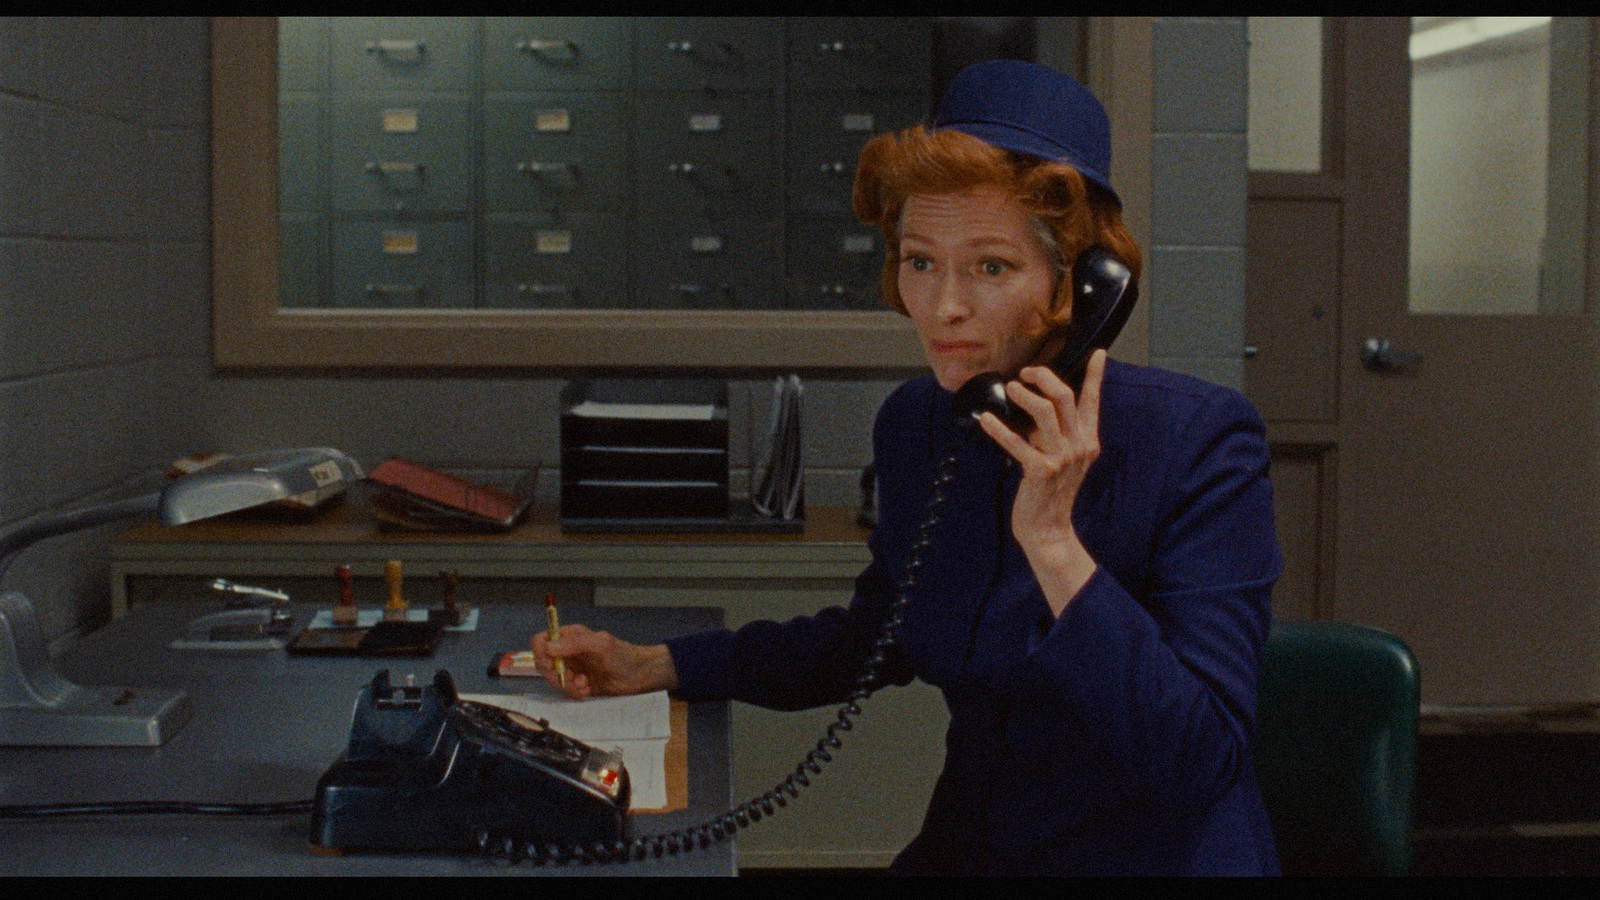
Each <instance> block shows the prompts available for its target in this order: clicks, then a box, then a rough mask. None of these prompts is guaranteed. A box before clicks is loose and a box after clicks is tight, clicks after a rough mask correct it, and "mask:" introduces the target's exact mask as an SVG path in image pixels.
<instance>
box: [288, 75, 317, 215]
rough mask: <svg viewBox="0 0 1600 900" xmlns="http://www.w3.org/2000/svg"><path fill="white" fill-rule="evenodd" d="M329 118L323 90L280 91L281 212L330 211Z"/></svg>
mask: <svg viewBox="0 0 1600 900" xmlns="http://www.w3.org/2000/svg"><path fill="white" fill-rule="evenodd" d="M327 118H328V113H327V101H326V99H325V98H324V97H323V96H322V95H320V94H315V93H306V94H293V95H279V97H278V147H279V153H278V178H279V184H280V185H281V186H280V188H279V190H278V212H279V213H307V214H309V213H318V212H325V211H326V209H327V202H328V201H327V196H328V185H327V171H328V158H327V154H325V153H323V152H322V148H323V147H325V146H327V138H326V136H325V133H326V129H327V126H328V122H327Z"/></svg>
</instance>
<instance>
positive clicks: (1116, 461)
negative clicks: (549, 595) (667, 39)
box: [533, 61, 1280, 874]
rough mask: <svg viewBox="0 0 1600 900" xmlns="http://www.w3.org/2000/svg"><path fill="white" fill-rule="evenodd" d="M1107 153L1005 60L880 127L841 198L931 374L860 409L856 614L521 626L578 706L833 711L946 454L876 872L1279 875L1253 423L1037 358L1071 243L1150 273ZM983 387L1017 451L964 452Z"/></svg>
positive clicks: (1082, 121) (1071, 109)
mask: <svg viewBox="0 0 1600 900" xmlns="http://www.w3.org/2000/svg"><path fill="white" fill-rule="evenodd" d="M1108 165H1109V137H1108V128H1107V122H1106V117H1105V113H1104V111H1103V110H1102V109H1101V108H1100V105H1099V104H1098V103H1097V102H1096V101H1095V100H1094V99H1093V97H1092V96H1091V95H1090V94H1089V93H1088V92H1087V91H1086V90H1084V88H1083V87H1082V86H1081V85H1079V84H1077V82H1075V81H1073V80H1072V79H1070V78H1067V77H1066V76H1064V75H1060V74H1058V73H1056V72H1053V71H1051V70H1049V69H1046V68H1044V67H1041V66H1036V65H1033V64H1031V63H1022V62H1014V61H1002V62H989V63H979V64H977V65H975V66H972V67H970V68H968V69H967V70H965V71H963V72H962V73H961V74H960V75H959V76H957V78H956V79H955V81H953V82H952V84H951V86H950V88H949V91H948V92H947V93H946V95H945V97H944V98H943V99H942V100H941V102H940V105H939V110H938V113H937V115H936V118H935V122H934V127H933V129H932V130H931V131H929V130H924V129H922V128H920V127H919V128H914V129H911V130H909V131H906V132H903V133H901V134H900V135H880V136H879V137H877V138H875V139H873V141H871V142H870V143H869V144H868V145H867V146H866V147H865V148H864V149H863V151H862V154H861V161H860V165H859V167H858V170H857V174H856V184H855V195H854V202H855V209H856V212H857V215H859V216H860V217H861V218H862V219H863V221H866V222H869V223H871V224H875V225H877V226H878V227H880V228H881V229H882V230H883V233H884V236H885V246H886V249H887V254H886V255H887V260H886V261H885V267H884V273H883V282H882V288H883V293H884V296H885V298H886V299H887V300H888V302H889V304H890V305H891V306H893V307H894V308H896V309H897V310H900V311H901V312H903V313H905V314H906V315H908V316H909V317H910V318H911V320H912V322H913V323H914V324H915V325H916V330H917V334H918V337H919V338H920V339H921V342H922V346H923V350H924V352H925V353H926V355H927V358H928V362H929V365H930V366H931V368H932V370H933V371H932V377H931V378H929V377H923V378H916V379H912V380H911V381H909V382H907V383H906V384H904V385H902V386H901V387H900V388H899V389H898V390H896V391H895V392H894V394H893V395H892V396H890V397H889V399H888V400H887V401H885V403H884V405H883V407H882V409H881V410H880V411H879V413H878V418H877V422H876V425H875V427H874V433H873V452H874V457H873V458H874V461H875V463H876V467H877V471H878V478H879V482H878V484H879V496H880V519H879V525H878V527H877V528H876V529H875V530H874V532H873V534H872V538H871V540H870V546H871V549H872V563H871V564H870V565H869V566H868V567H867V569H866V571H864V572H863V573H862V574H861V576H860V577H859V578H858V579H857V581H856V593H855V597H854V599H853V600H852V602H851V604H850V607H849V608H848V609H841V608H837V607H835V608H830V609H825V610H822V611H821V612H819V613H817V614H816V615H814V616H809V617H801V618H797V619H794V620H791V621H789V622H786V623H775V622H753V623H750V624H748V625H746V626H744V627H743V628H740V629H739V630H738V631H736V632H729V631H720V632H712V633H705V634H698V635H690V636H686V637H682V638H677V639H674V640H671V641H668V642H667V643H666V644H664V645H657V646H654V647H640V646H635V645H631V644H627V643H625V642H621V641H618V640H616V639H614V638H612V637H611V636H610V635H607V634H605V633H603V632H593V631H590V630H588V629H585V628H583V627H581V626H570V627H568V628H566V629H563V631H562V634H561V637H560V639H559V640H558V641H555V642H547V641H545V640H544V639H543V636H542V635H541V636H537V637H535V638H534V641H533V646H534V650H535V654H536V656H537V658H538V659H539V661H540V665H541V666H542V667H544V668H545V669H546V670H547V671H548V670H549V668H550V659H551V658H553V657H554V658H561V659H564V660H565V665H566V669H567V672H568V673H569V677H568V679H567V688H566V690H567V692H568V694H569V695H571V696H574V697H583V696H589V695H592V694H613V693H631V692H637V691H646V690H658V689H662V688H668V689H675V690H677V691H678V692H679V694H680V695H682V696H684V697H687V698H692V699H693V698H733V699H739V700H745V701H747V702H751V703H756V704H759V705H762V706H766V707H769V708H774V709H800V708H806V707H812V706H818V705H822V704H829V703H838V702H840V701H842V700H843V699H845V698H846V697H847V696H848V695H849V693H850V691H851V689H852V687H853V685H854V681H855V678H856V676H857V675H858V674H859V673H860V671H861V668H862V665H863V661H864V660H865V659H866V658H867V657H868V656H869V654H870V645H871V643H872V641H873V640H874V638H875V637H876V635H877V634H878V632H879V629H880V627H881V623H882V622H883V621H884V620H885V619H886V618H887V616H888V610H889V607H890V606H891V604H892V603H893V601H894V598H895V596H896V594H897V590H896V585H897V584H898V583H899V580H900V577H901V575H902V572H903V570H904V567H905V562H906V559H907V556H908V554H909V552H910V547H911V544H912V542H913V540H914V539H915V534H916V531H917V528H918V526H919V524H920V523H921V521H922V519H923V518H924V513H923V506H924V503H925V502H926V499H927V497H928V496H929V494H930V492H931V490H932V487H931V482H932V480H933V475H934V467H935V465H936V464H937V461H938V460H940V459H942V458H943V457H944V456H945V455H947V454H950V453H954V454H955V456H956V457H957V460H958V469H957V470H956V472H955V477H954V480H953V482H952V483H951V484H950V485H948V486H947V488H946V489H945V492H946V499H945V501H944V504H943V506H942V508H941V511H940V513H939V516H940V524H939V525H937V526H936V527H935V528H934V529H933V531H932V533H931V534H932V544H931V546H930V547H929V548H928V550H927V551H926V552H925V553H924V554H923V565H922V567H921V569H920V570H919V575H918V578H917V584H918V585H921V586H922V587H918V588H915V589H913V591H912V597H911V601H910V604H909V606H908V607H907V609H906V610H905V612H904V614H903V618H904V622H903V624H902V625H901V626H900V628H899V629H898V637H899V644H898V646H897V647H896V648H894V650H893V651H892V652H891V653H890V654H889V658H888V661H887V665H886V668H885V679H886V680H888V681H893V682H895V683H899V684H904V683H907V682H908V681H910V680H911V679H912V678H913V677H916V678H921V679H922V680H924V681H926V682H928V683H930V684H933V685H935V686H937V687H939V688H940V689H941V690H942V691H943V693H944V696H945V699H946V702H947V703H948V704H949V707H950V727H949V732H948V734H947V737H946V754H945V770H944V772H943V773H942V774H941V776H940V778H939V782H938V785H937V787H936V788H935V790H934V794H933V799H932V801H931V802H930V805H929V809H928V812H927V815H926V817H925V819H924V822H923V828H922V831H921V833H920V834H919V835H918V836H917V838H916V839H915V840H914V841H913V842H912V843H911V844H910V846H908V847H907V848H906V849H905V851H904V852H902V853H901V854H900V855H899V857H898V858H897V859H896V860H895V863H894V866H893V867H892V871H894V872H903V873H914V874H968V873H995V874H1099V873H1130V874H1134V873H1137V874H1273V873H1276V871H1277V858H1276V853H1275V850H1274V846H1273V843H1272V833H1271V829H1270V827H1269V825H1268V822H1267V818H1266V813H1265V811H1264V809H1263V807H1262V804H1261V798H1260V794H1259V791H1258V790H1257V788H1256V784H1255V779H1254V773H1253V771H1252V768H1251V763H1250V757H1249V752H1248V751H1249V742H1250V735H1251V730H1252V721H1253V716H1254V707H1255V687H1256V677H1257V670H1258V667H1259V658H1260V650H1261V645H1262V642H1263V641H1264V640H1265V637H1266V632H1267V625H1268V621H1269V606H1268V603H1269V595H1270V592H1271V589H1272V584H1273V582H1274V580H1275V579H1276V577H1277V575H1278V572H1279V569H1280V561H1279V556H1278V551H1277V545H1276V542H1275V539H1274V533H1273V524H1272V497H1271V487H1270V485H1269V483H1268V481H1267V462H1268V454H1267V448H1266V444H1265V442H1264V439H1263V426H1262V424H1261V421H1260V419H1259V417H1258V416H1257V415H1256V414H1255V412H1254V410H1252V409H1251V408H1250V406H1249V404H1248V403H1247V402H1246V401H1245V400H1244V398H1243V397H1241V396H1240V395H1239V394H1238V393H1237V392H1235V391H1232V390H1228V389H1225V388H1220V387H1216V386H1214V385H1209V384H1206V383H1204V382H1201V381H1197V380H1194V379H1191V378H1187V377H1183V376H1180V375H1176V374H1173V373H1168V372H1162V371H1158V370H1154V369H1147V368H1142V367H1138V366H1132V365H1126V364H1122V363H1115V362H1107V361H1106V358H1105V353H1104V351H1096V352H1095V354H1094V355H1093V356H1092V357H1091V359H1090V362H1089V365H1088V368H1087V373H1086V375H1085V378H1084V381H1083V387H1082V391H1081V396H1079V395H1076V394H1075V393H1074V392H1073V391H1072V389H1071V388H1069V387H1068V386H1067V385H1066V384H1064V383H1063V382H1062V380H1061V379H1060V378H1059V377H1057V376H1056V374H1055V373H1054V372H1052V371H1051V369H1049V368H1047V367H1046V366H1045V365H1044V363H1047V362H1049V361H1050V360H1051V359H1052V356H1053V354H1054V353H1055V352H1056V351H1057V350H1059V348H1060V346H1061V344H1062V343H1063V337H1062V333H1063V329H1064V328H1065V327H1068V323H1070V321H1071V313H1072V310H1071V309H1070V301H1071V294H1070V291H1069V285H1068V284H1067V282H1068V281H1069V277H1068V275H1067V271H1068V269H1069V268H1070V264H1071V261H1072V260H1073V259H1074V258H1076V256H1077V255H1078V253H1080V252H1081V251H1083V250H1084V249H1085V248H1087V247H1090V246H1092V245H1097V244H1098V245H1101V246H1104V247H1107V248H1108V249H1110V250H1112V251H1113V252H1115V253H1116V254H1117V255H1118V256H1119V257H1121V258H1122V259H1123V261H1124V262H1126V263H1127V264H1128V266H1129V267H1130V269H1131V270H1132V271H1133V273H1134V277H1135V278H1137V276H1138V270H1139V257H1138V249H1137V247H1136V245H1135V244H1134V242H1133V241H1132V240H1131V238H1129V236H1128V234H1127V232H1126V230H1125V229H1124V228H1123V226H1122V223H1121V215H1120V202H1119V201H1118V199H1117V197H1116V195H1115V193H1114V192H1113V191H1112V190H1111V188H1110V185H1109V183H1108V181H1107V179H1106V174H1105V173H1106V171H1107V168H1108ZM985 371H1000V372H1003V373H1007V374H1014V375H1015V379H1014V380H1013V381H1011V382H1009V383H1008V384H1007V387H1006V391H1007V394H1008V396H1009V397H1010V398H1011V400H1012V402H1013V403H1015V404H1017V405H1018V406H1020V407H1021V408H1022V409H1024V410H1025V411H1026V412H1027V413H1028V414H1029V415H1031V416H1032V418H1033V420H1034V423H1035V426H1036V427H1035V428H1034V429H1033V430H1032V432H1031V433H1030V434H1029V435H1026V436H1023V435H1019V434H1017V433H1014V432H1012V431H1010V430H1009V429H1007V428H1006V427H1005V426H1004V425H1002V424H1001V423H1000V422H999V420H998V419H996V418H995V417H994V416H993V415H992V414H989V413H985V414H984V415H983V417H982V420H981V425H982V428H983V430H984V432H985V433H987V434H988V435H989V436H990V437H991V438H992V439H993V442H992V443H991V442H990V441H971V440H964V439H963V438H962V437H961V436H960V435H959V434H958V431H957V427H956V423H955V421H954V419H953V418H952V416H951V413H950V399H951V394H952V392H954V391H955V390H956V389H957V388H959V387H960V386H961V385H962V384H964V383H965V382H966V380H967V379H968V378H970V377H972V376H973V375H975V374H978V373H980V372H985ZM550 677H551V679H552V683H554V680H555V679H554V676H553V675H551V676H550ZM800 749H801V748H797V751H799V750H800ZM797 755H798V752H797Z"/></svg>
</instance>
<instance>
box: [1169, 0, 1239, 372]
mask: <svg viewBox="0 0 1600 900" xmlns="http://www.w3.org/2000/svg"><path fill="white" fill-rule="evenodd" d="M1151 39H1152V49H1151V54H1152V57H1153V59H1152V67H1151V68H1152V71H1151V86H1150V93H1151V102H1152V106H1153V110H1152V115H1153V118H1154V121H1153V122H1152V123H1151V131H1152V141H1153V146H1152V148H1151V153H1150V207H1151V209H1150V232H1151V234H1150V244H1151V246H1150V259H1149V266H1148V268H1147V269H1146V272H1147V276H1146V277H1147V278H1148V283H1149V287H1150V296H1151V298H1152V300H1151V306H1150V364H1151V365H1153V366H1158V367H1160V368H1163V369H1172V370H1175V371H1178V372H1184V373H1187V374H1190V375H1195V376H1197V377H1200V378H1204V379H1206V380H1207V381H1214V382H1217V383H1219V384H1226V385H1229V386H1231V387H1235V388H1241V389H1242V388H1243V387H1244V363H1243V357H1242V355H1241V354H1242V350H1243V341H1244V227H1245V201H1246V196H1247V195H1246V144H1245V126H1246V124H1247V123H1248V121H1249V116H1248V110H1247V107H1246V101H1247V98H1248V94H1247V89H1248V86H1249V79H1248V77H1247V75H1248V73H1247V70H1246V68H1245V65H1246V57H1247V44H1246V34H1245V20H1244V19H1242V18H1227V19H1199V18H1158V19H1156V20H1155V22H1154V24H1153V26H1152V34H1151Z"/></svg>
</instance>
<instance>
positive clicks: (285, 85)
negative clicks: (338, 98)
mask: <svg viewBox="0 0 1600 900" xmlns="http://www.w3.org/2000/svg"><path fill="white" fill-rule="evenodd" d="M327 89H328V18H327V17H326V16H284V17H282V18H280V19H278V92H279V93H280V94H282V93H285V92H293V91H325V90H327Z"/></svg>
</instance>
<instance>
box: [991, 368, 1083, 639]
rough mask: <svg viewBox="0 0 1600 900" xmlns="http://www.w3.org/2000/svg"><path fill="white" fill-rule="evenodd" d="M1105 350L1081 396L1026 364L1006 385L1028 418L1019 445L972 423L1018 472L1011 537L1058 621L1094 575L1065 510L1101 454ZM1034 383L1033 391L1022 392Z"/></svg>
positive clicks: (1005, 433) (1001, 428)
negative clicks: (1018, 467)
mask: <svg viewBox="0 0 1600 900" xmlns="http://www.w3.org/2000/svg"><path fill="white" fill-rule="evenodd" d="M1105 370H1106V352H1105V351H1104V350H1096V351H1095V352H1094V354H1093V355H1091V356H1090V357H1089V365H1088V369H1087V371H1086V372H1085V374H1084V378H1083V392H1082V396H1074V394H1073V391H1072V388H1070V387H1068V386H1067V384H1066V383H1065V382H1063V381H1062V380H1061V379H1060V377H1058V376H1057V375H1056V373H1055V372H1053V371H1051V370H1050V369H1049V368H1048V367H1046V366H1028V367H1026V368H1024V369H1023V370H1022V371H1021V372H1019V373H1017V379H1018V380H1017V381H1011V382H1008V383H1007V384H1006V396H1007V397H1009V398H1010V399H1011V402H1012V403H1013V404H1015V405H1016V406H1017V407H1018V408H1020V409H1022V410H1023V411H1024V412H1026V413H1028V414H1029V415H1030V416H1032V417H1033V421H1034V430H1033V433H1032V434H1030V435H1029V436H1028V437H1027V438H1026V439H1024V438H1022V437H1020V436H1018V435H1017V434H1016V432H1014V431H1012V430H1011V429H1009V428H1007V427H1006V426H1005V425H1003V424H1001V422H1000V419H999V418H997V417H996V416H995V415H994V414H993V413H984V414H983V415H982V416H980V417H979V420H978V421H979V424H980V425H981V426H982V427H983V430H984V432H985V433H986V434H988V435H989V437H991V438H993V439H994V441H995V443H997V444H999V445H1000V447H1001V448H1002V449H1004V450H1005V451H1006V452H1007V453H1009V454H1011V457H1012V458H1013V459H1015V460H1016V461H1017V463H1018V464H1019V465H1021V466H1022V483H1021V485H1019V486H1018V488H1017V497H1016V500H1015V501H1014V502H1013V504H1012V507H1011V533H1012V534H1013V535H1014V536H1015V537H1016V539H1017V543H1018V545H1020V546H1021V547H1022V551H1023V552H1024V553H1026V554H1027V556H1028V562H1029V563H1030V564H1031V566H1032V568H1033V571H1034V574H1035V576H1037V577H1038V579H1039V583H1040V585H1041V586H1042V587H1043V588H1044V592H1045V599H1046V600H1048V601H1049V602H1050V606H1051V609H1052V610H1053V611H1054V612H1055V613H1056V614H1057V615H1060V613H1061V610H1062V609H1064V608H1065V607H1066V604H1067V602H1068V601H1069V600H1071V599H1072V597H1073V595H1075V594H1076V593H1077V592H1078V589H1079V588H1081V587H1083V585H1084V583H1085V582H1087V581H1088V580H1089V576H1091V575H1093V574H1094V568H1095V562H1094V560H1093V558H1091V557H1090V556H1089V552H1088V551H1087V550H1086V549H1085V548H1084V546H1083V543H1082V542H1081V541H1079V540H1078V535H1077V532H1076V530H1075V529H1074V528H1073V525H1072V504H1073V501H1074V500H1076V499H1077V497H1078V488H1079V487H1081V486H1082V485H1083V478H1084V475H1085V474H1086V473H1087V472H1088V471H1089V467H1090V466H1091V465H1093V464H1094V461H1095V460H1096V459H1098V458H1099V456H1100V383H1101V380H1102V379H1103V378H1104V377H1105ZM1022 382H1026V383H1027V384H1030V385H1033V387H1034V389H1035V390H1037V391H1038V393H1034V391H1033V390H1029V389H1028V388H1026V387H1024V386H1023V384H1022Z"/></svg>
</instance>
